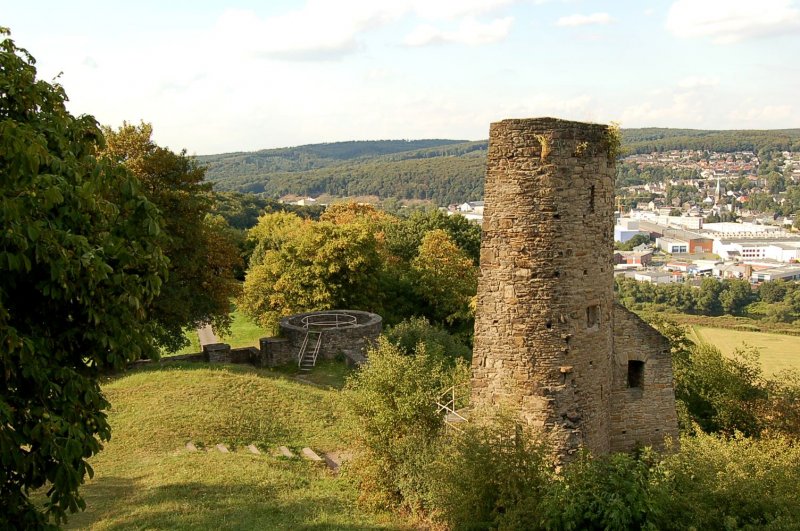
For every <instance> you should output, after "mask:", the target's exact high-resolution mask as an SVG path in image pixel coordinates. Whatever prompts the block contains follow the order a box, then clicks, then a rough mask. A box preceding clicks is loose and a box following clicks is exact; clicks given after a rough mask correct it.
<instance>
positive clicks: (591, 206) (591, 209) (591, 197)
mask: <svg viewBox="0 0 800 531" xmlns="http://www.w3.org/2000/svg"><path fill="white" fill-rule="evenodd" d="M589 212H594V185H592V186H591V187H590V188H589Z"/></svg>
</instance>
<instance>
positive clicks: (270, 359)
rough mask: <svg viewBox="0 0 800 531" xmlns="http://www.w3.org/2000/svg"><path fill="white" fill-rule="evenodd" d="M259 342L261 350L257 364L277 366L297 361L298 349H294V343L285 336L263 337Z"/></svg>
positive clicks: (260, 365)
mask: <svg viewBox="0 0 800 531" xmlns="http://www.w3.org/2000/svg"><path fill="white" fill-rule="evenodd" d="M258 342H259V346H260V348H261V352H260V353H259V357H258V362H257V363H256V365H258V366H259V367H275V366H278V365H284V364H286V363H289V362H290V361H292V360H295V361H297V351H294V352H293V351H292V343H291V341H289V339H287V338H285V337H262V338H261V339H259V340H258Z"/></svg>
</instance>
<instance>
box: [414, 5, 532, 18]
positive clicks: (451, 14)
mask: <svg viewBox="0 0 800 531" xmlns="http://www.w3.org/2000/svg"><path fill="white" fill-rule="evenodd" d="M518 1H519V0H434V1H431V0H412V1H411V2H409V3H410V4H411V6H412V7H411V8H412V10H413V11H414V13H415V14H416V15H417V16H419V17H420V18H423V19H427V20H454V19H458V18H461V17H465V16H475V15H482V14H485V13H489V12H492V11H496V10H497V9H499V8H502V7H506V6H510V5H512V4H515V3H517V2H518ZM400 3H403V2H400Z"/></svg>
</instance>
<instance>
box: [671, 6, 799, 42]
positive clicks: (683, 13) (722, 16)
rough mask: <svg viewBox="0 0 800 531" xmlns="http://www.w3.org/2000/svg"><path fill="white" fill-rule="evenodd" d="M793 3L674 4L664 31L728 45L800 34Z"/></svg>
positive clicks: (797, 15)
mask: <svg viewBox="0 0 800 531" xmlns="http://www.w3.org/2000/svg"><path fill="white" fill-rule="evenodd" d="M794 3H795V2H794V0H759V1H758V2H755V1H753V0H703V1H699V0H677V1H676V2H674V3H673V4H672V6H670V9H669V13H668V14H667V22H666V28H667V30H669V31H670V32H671V33H673V34H674V35H675V36H677V37H682V38H691V37H708V38H710V39H711V40H712V42H714V43H715V44H730V43H735V42H738V41H742V40H745V39H749V38H755V37H766V36H776V35H781V34H786V33H796V32H800V10H798V9H797V8H796V7H795V6H794Z"/></svg>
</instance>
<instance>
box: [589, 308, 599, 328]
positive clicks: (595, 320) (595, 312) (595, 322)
mask: <svg viewBox="0 0 800 531" xmlns="http://www.w3.org/2000/svg"><path fill="white" fill-rule="evenodd" d="M599 325H600V305H599V304H593V305H591V306H588V307H587V308H586V328H597V327H598V326H599Z"/></svg>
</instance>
